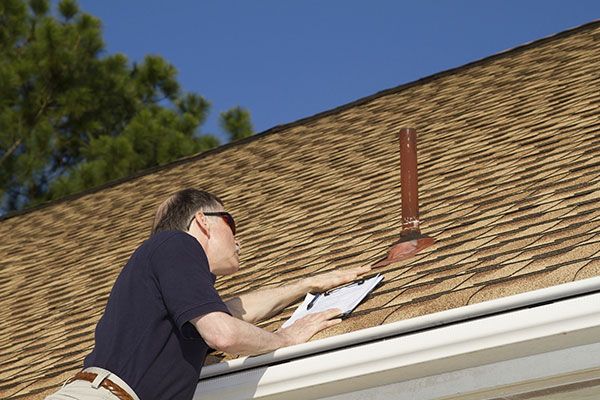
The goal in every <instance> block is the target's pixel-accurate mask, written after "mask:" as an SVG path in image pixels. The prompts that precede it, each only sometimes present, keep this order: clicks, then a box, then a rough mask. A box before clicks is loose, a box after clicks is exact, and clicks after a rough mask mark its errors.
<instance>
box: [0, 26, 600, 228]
mask: <svg viewBox="0 0 600 400" xmlns="http://www.w3.org/2000/svg"><path fill="white" fill-rule="evenodd" d="M598 26H600V19H596V20H593V21H591V22H588V23H585V24H583V25H580V26H576V27H574V28H570V29H567V30H564V31H561V32H558V33H555V34H552V35H550V36H546V37H543V38H540V39H536V40H534V41H531V42H528V43H525V44H522V45H518V46H516V47H513V48H511V49H507V50H503V51H501V52H499V53H495V54H492V55H489V56H486V57H484V58H481V59H478V60H475V61H471V62H468V63H466V64H463V65H460V66H457V67H453V68H450V69H447V70H443V71H440V72H436V73H434V74H432V75H428V76H425V77H423V78H419V79H417V80H414V81H410V82H407V83H403V84H400V85H398V86H395V87H393V88H389V89H384V90H382V91H379V92H376V93H374V94H371V95H368V96H365V97H361V98H359V99H357V100H354V101H351V102H349V103H346V104H343V105H341V106H338V107H335V108H332V109H329V110H326V111H322V112H319V113H316V114H313V115H311V116H308V117H304V118H300V119H298V120H295V121H292V122H289V123H286V124H281V125H275V126H274V127H271V128H269V129H267V130H265V131H263V132H259V133H257V134H255V135H252V136H250V137H247V138H244V139H239V140H236V141H233V142H229V143H225V144H223V145H221V146H219V147H216V148H214V149H210V150H207V151H204V152H201V153H198V154H194V155H191V156H187V157H183V158H180V159H178V160H175V161H172V162H169V163H167V164H164V165H157V166H154V167H150V168H147V169H144V170H141V171H138V172H136V173H134V174H132V175H129V176H127V177H123V178H120V179H116V180H113V181H110V182H106V183H104V184H102V185H99V186H96V187H93V188H89V189H86V190H84V191H81V192H77V193H73V194H70V195H67V196H64V197H61V198H59V199H56V200H51V201H48V202H45V203H40V204H38V205H36V206H33V207H30V208H26V209H23V210H18V211H11V212H9V213H7V214H5V215H2V216H0V222H2V221H4V220H7V219H10V218H13V217H17V216H20V215H24V214H28V213H30V212H33V211H37V210H40V209H43V208H46V207H49V206H53V205H55V204H59V203H62V202H67V201H71V200H74V199H78V198H80V197H84V196H87V195H89V194H93V193H96V192H99V191H101V190H104V189H108V188H111V187H114V186H118V185H120V184H122V183H125V182H129V181H132V180H135V179H138V178H141V177H143V176H146V175H150V174H152V173H155V172H157V171H161V170H163V169H168V168H172V167H174V166H177V165H180V164H185V163H187V162H190V161H193V160H198V159H202V158H204V157H208V156H210V155H213V154H218V153H220V152H222V151H225V150H227V149H229V148H232V147H238V146H243V145H245V144H247V143H250V142H253V141H255V140H259V139H261V138H263V137H265V136H267V135H271V134H275V133H278V132H281V131H283V130H286V129H289V128H291V127H294V126H298V125H302V124H306V123H308V122H311V121H314V120H318V119H320V118H323V117H325V116H328V115H332V114H336V113H339V112H341V111H344V110H347V109H350V108H353V107H356V106H359V105H362V104H365V103H368V102H370V101H372V100H375V99H377V98H381V97H384V96H387V95H390V94H394V93H398V92H401V91H403V90H405V89H408V88H410V87H413V86H416V85H420V84H424V83H427V82H430V81H432V80H435V79H439V78H442V77H445V76H448V75H452V74H455V73H457V72H459V71H463V70H466V69H469V68H472V67H474V66H478V65H482V64H485V63H488V62H491V61H494V60H496V59H499V58H504V57H507V56H509V55H512V54H515V53H519V52H522V51H526V50H529V49H531V48H535V47H538V46H541V45H543V44H545V43H548V42H551V41H555V40H559V39H562V38H565V37H569V36H571V35H575V34H579V33H581V32H584V31H586V30H591V29H595V28H597V27H598Z"/></svg>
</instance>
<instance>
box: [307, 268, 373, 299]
mask: <svg viewBox="0 0 600 400" xmlns="http://www.w3.org/2000/svg"><path fill="white" fill-rule="evenodd" d="M370 270H371V267H370V266H368V265H367V266H364V267H356V268H350V269H343V270H336V271H331V272H326V273H324V274H319V275H315V276H311V277H309V278H304V279H303V281H302V283H303V285H304V286H305V287H306V289H307V291H309V292H313V293H320V292H324V291H326V290H329V289H332V288H335V287H338V286H341V285H344V284H346V283H350V282H353V281H355V280H356V278H358V277H359V276H361V275H363V274H366V273H367V272H369V271H370Z"/></svg>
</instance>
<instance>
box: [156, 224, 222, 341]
mask: <svg viewBox="0 0 600 400" xmlns="http://www.w3.org/2000/svg"><path fill="white" fill-rule="evenodd" d="M150 264H151V266H152V271H153V273H154V275H155V277H156V280H157V282H158V286H159V289H160V293H161V296H162V298H163V301H164V304H165V306H166V308H167V312H168V313H169V315H170V316H171V318H172V319H173V320H174V321H175V323H176V325H177V327H178V328H179V330H180V331H181V332H182V333H185V330H184V329H183V328H184V325H185V324H186V323H187V322H188V321H190V320H191V319H194V318H196V317H200V316H202V315H205V314H208V313H211V312H215V311H221V312H225V313H228V314H229V310H228V309H227V306H226V305H225V303H224V302H223V300H222V299H221V297H220V296H219V294H218V293H217V291H216V289H215V287H214V281H215V277H214V275H213V274H212V273H211V272H210V269H209V266H208V259H207V258H206V255H205V253H204V250H203V249H202V246H201V245H200V244H199V243H198V242H197V240H196V239H195V238H194V237H192V236H190V235H188V234H187V233H184V232H181V233H175V234H173V235H172V236H170V237H169V238H167V239H166V240H165V241H164V242H163V243H162V244H161V245H160V246H159V247H158V248H157V249H156V250H155V251H154V253H153V254H152V255H151V256H150ZM185 336H189V335H185Z"/></svg>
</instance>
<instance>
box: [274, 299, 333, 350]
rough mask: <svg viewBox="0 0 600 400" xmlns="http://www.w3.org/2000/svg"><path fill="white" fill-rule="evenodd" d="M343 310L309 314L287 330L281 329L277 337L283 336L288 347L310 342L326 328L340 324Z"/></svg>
mask: <svg viewBox="0 0 600 400" xmlns="http://www.w3.org/2000/svg"><path fill="white" fill-rule="evenodd" d="M341 312H342V311H341V310H339V309H337V308H333V309H331V310H326V311H323V312H319V313H314V314H309V315H307V316H305V317H303V318H300V319H299V320H297V321H296V322H294V323H293V324H292V325H290V326H288V327H287V328H281V329H279V330H278V331H277V332H275V334H276V335H279V336H282V337H283V339H284V341H285V342H286V343H288V346H291V345H294V344H299V343H304V342H308V340H309V339H310V338H311V337H313V336H314V335H315V334H316V333H317V332H319V331H322V330H323V329H325V328H329V327H330V326H333V325H336V324H339V323H340V322H341V321H342V320H341V319H340V318H336V319H332V318H334V317H339V316H340V314H341Z"/></svg>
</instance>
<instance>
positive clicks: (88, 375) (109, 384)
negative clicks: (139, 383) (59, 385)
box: [66, 371, 134, 400]
mask: <svg viewBox="0 0 600 400" xmlns="http://www.w3.org/2000/svg"><path fill="white" fill-rule="evenodd" d="M96 376H98V374H95V373H93V372H83V371H81V372H78V373H76V374H75V376H74V377H72V378H69V380H68V381H67V383H66V384H69V383H71V382H73V381H88V382H94V379H96ZM100 387H103V388H104V389H106V390H108V391H109V392H111V393H112V394H114V395H115V396H117V398H119V399H121V400H134V399H133V397H131V395H130V394H129V393H127V392H126V391H125V390H124V389H123V388H121V387H120V386H119V385H117V384H116V383H114V382H113V381H111V380H110V379H108V378H105V379H104V380H103V381H102V383H100Z"/></svg>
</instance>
